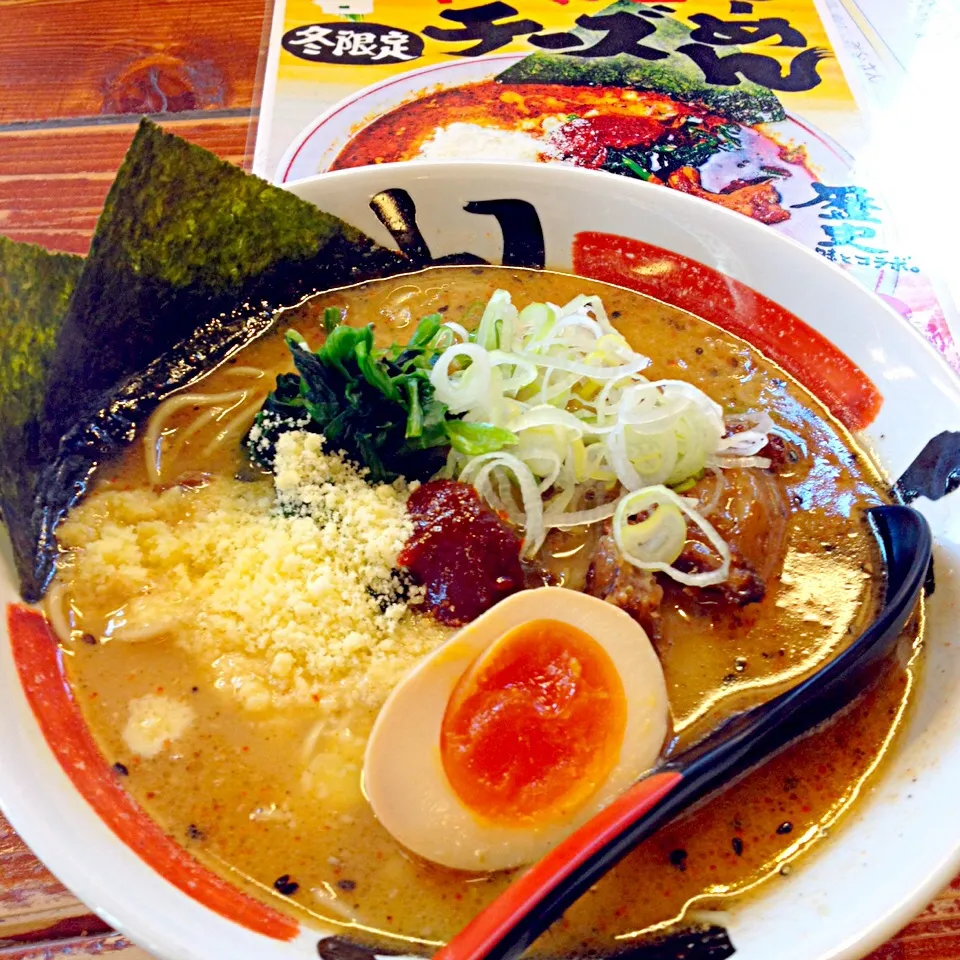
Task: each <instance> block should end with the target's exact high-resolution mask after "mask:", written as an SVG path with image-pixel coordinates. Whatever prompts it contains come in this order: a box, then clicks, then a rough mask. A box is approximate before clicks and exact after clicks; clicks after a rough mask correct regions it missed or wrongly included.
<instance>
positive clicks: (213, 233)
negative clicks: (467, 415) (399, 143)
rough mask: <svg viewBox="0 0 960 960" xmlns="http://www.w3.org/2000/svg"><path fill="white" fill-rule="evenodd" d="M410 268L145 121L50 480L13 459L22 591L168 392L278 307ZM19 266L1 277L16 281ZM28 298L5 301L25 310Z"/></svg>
mask: <svg viewBox="0 0 960 960" xmlns="http://www.w3.org/2000/svg"><path fill="white" fill-rule="evenodd" d="M56 262H59V261H56ZM71 262H72V261H71ZM11 264H12V266H13V267H14V268H15V267H16V263H13V262H12V261H11ZM6 266H7V264H6V263H4V262H0V269H5V268H6ZM404 269H409V265H408V264H407V263H406V261H404V260H403V258H402V257H400V256H399V255H397V254H395V253H392V252H390V251H388V250H386V249H384V248H382V247H379V246H377V245H376V244H374V243H373V241H371V240H370V239H369V238H367V237H365V236H364V235H363V234H361V233H359V232H358V231H357V230H355V229H354V228H352V227H350V226H348V225H347V224H345V223H343V222H342V221H340V220H338V219H336V218H335V217H332V216H329V215H328V214H325V213H323V212H321V211H319V210H317V209H316V208H315V207H313V206H311V205H310V204H308V203H305V202H304V201H302V200H300V199H298V198H297V197H295V196H293V194H291V193H288V192H287V191H284V190H280V189H279V188H277V187H273V186H271V185H270V184H268V183H266V182H265V181H263V180H260V179H259V178H257V177H253V176H250V175H248V174H246V173H244V172H243V171H241V170H240V169H238V168H236V167H233V166H231V165H230V164H228V163H225V162H224V161H221V160H219V159H218V158H216V157H215V156H213V155H212V154H210V153H208V152H207V151H205V150H202V149H201V148H199V147H195V146H192V145H191V144H188V143H186V142H185V141H183V140H181V139H179V138H177V137H174V136H172V135H170V134H166V133H163V132H162V131H161V130H160V129H159V128H158V127H157V126H155V125H154V124H151V123H149V122H148V121H146V120H145V121H143V122H142V123H141V125H140V128H139V130H138V132H137V135H136V137H135V138H134V141H133V143H132V145H131V147H130V150H129V152H128V154H127V157H126V159H125V160H124V162H123V165H122V166H121V168H120V172H119V173H118V175H117V180H116V182H115V183H114V185H113V187H112V188H111V190H110V193H109V195H108V197H107V201H106V205H105V207H104V212H103V214H102V216H101V218H100V221H99V222H98V224H97V230H96V232H95V234H94V237H93V241H92V243H91V248H90V255H89V257H88V258H87V259H86V261H85V262H84V264H83V270H82V272H81V273H80V276H79V279H78V280H77V281H76V288H75V290H74V293H73V297H72V299H71V301H70V305H69V308H68V310H67V313H66V316H65V318H64V320H63V323H62V325H61V326H60V329H59V332H58V334H57V337H56V344H55V348H54V350H53V353H52V356H51V357H50V359H49V363H48V368H47V374H46V376H47V379H46V383H45V386H46V387H48V389H47V390H46V395H45V401H44V406H43V416H42V418H40V420H39V422H40V423H42V425H43V429H42V432H41V433H40V435H39V437H38V438H37V450H38V459H37V461H36V464H38V463H40V462H42V463H44V464H45V467H44V469H43V471H42V473H41V475H40V476H39V478H38V477H37V476H36V472H35V470H34V471H33V472H31V470H30V469H29V466H30V465H29V464H28V463H26V462H24V461H23V458H21V457H16V458H15V462H13V463H8V464H7V465H6V469H8V470H9V471H10V474H9V475H7V476H5V482H6V484H7V485H8V486H9V487H10V488H11V489H16V490H17V491H18V493H17V496H18V497H19V498H20V500H19V509H15V510H13V511H11V512H10V514H9V515H7V516H6V520H7V523H8V526H9V527H10V529H11V536H12V539H13V541H14V547H15V553H16V557H17V567H18V570H19V572H20V577H21V592H22V594H23V596H24V598H25V599H27V600H31V601H33V600H36V599H38V598H39V597H40V596H41V595H42V593H43V590H44V588H45V586H46V583H47V581H48V580H49V577H50V575H51V573H52V569H53V560H54V557H55V555H56V540H55V536H54V531H55V528H56V525H57V524H58V523H59V521H60V519H61V518H62V517H63V515H64V514H65V513H66V511H67V510H68V509H69V508H70V507H71V506H72V505H73V504H74V503H76V501H77V500H78V499H79V498H80V497H81V496H82V495H83V493H84V491H85V490H86V487H87V484H88V482H89V480H90V478H91V476H92V475H93V473H94V471H95V469H96V466H97V464H98V463H99V462H101V461H102V460H104V459H107V458H109V457H112V456H115V455H116V454H117V453H118V452H119V451H120V449H121V448H122V447H123V446H124V445H125V444H127V443H128V442H129V441H130V440H131V439H132V438H133V436H134V433H135V431H136V427H137V425H138V424H139V423H141V422H142V421H143V419H144V418H145V417H146V416H148V415H149V413H150V411H151V410H152V409H153V407H154V406H155V405H156V403H158V402H159V401H160V400H162V399H163V398H164V397H165V396H167V395H168V394H169V393H171V392H172V391H173V390H176V389H178V388H179V387H182V386H184V385H185V384H188V383H190V382H191V381H193V380H195V379H196V378H197V377H198V376H200V375H201V374H202V373H203V372H204V371H206V370H208V369H209V368H210V367H211V366H213V365H215V364H216V363H218V362H219V361H221V360H222V359H224V358H225V357H227V356H229V354H230V353H232V352H234V351H235V350H237V349H238V348H239V347H241V346H243V345H244V344H245V343H247V342H249V341H250V340H251V339H253V338H254V337H256V336H258V335H260V334H261V333H263V332H264V331H265V330H267V329H268V328H269V327H270V326H271V324H272V321H273V318H274V315H275V313H276V311H277V310H278V309H279V308H281V307H284V306H289V305H292V304H295V303H297V302H299V301H300V300H302V299H303V298H304V297H305V296H307V295H309V294H311V293H314V292H317V291H320V290H328V289H331V288H333V287H338V286H343V285H345V284H349V283H354V282H357V281H360V280H364V279H369V278H372V277H377V276H385V275H389V274H391V273H398V272H402V271H403V270H404ZM15 276H16V270H15V269H14V270H13V271H12V272H11V274H10V275H9V276H7V277H6V278H5V279H3V278H0V289H6V288H9V289H12V290H16V289H18V287H17V284H18V281H17V280H16V279H15ZM3 284H6V285H7V287H3V286H2V285H3ZM21 286H22V285H21ZM20 304H21V300H20V299H17V300H15V301H13V302H11V304H10V306H9V307H8V308H7V309H8V311H13V312H14V313H15V314H17V315H20V314H22V312H23V311H22V307H21V305H20ZM24 316H26V315H25V314H24ZM27 322H30V321H29V317H28V320H27ZM0 330H2V328H0ZM4 402H6V401H4ZM36 464H34V466H36ZM31 500H32V503H31ZM25 507H26V508H28V509H24V508H25Z"/></svg>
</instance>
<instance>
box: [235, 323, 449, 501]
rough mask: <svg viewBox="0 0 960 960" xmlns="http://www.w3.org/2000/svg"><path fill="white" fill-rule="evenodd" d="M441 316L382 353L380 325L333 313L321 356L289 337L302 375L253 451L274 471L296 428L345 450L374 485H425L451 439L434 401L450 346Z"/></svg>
mask: <svg viewBox="0 0 960 960" xmlns="http://www.w3.org/2000/svg"><path fill="white" fill-rule="evenodd" d="M440 321H441V318H440V315H439V314H432V315H430V316H428V317H424V318H423V320H421V321H420V323H419V324H418V326H417V328H416V330H415V331H414V333H413V336H411V338H410V340H409V342H408V343H407V344H405V345H399V344H395V345H394V346H392V347H390V348H388V349H386V350H379V349H377V348H375V347H374V341H373V325H372V324H370V325H368V326H366V327H360V328H357V327H349V326H346V325H342V324H341V323H340V312H339V311H338V310H336V309H328V310H326V311H325V313H324V317H323V322H324V328H325V329H326V330H327V331H328V332H327V339H326V341H325V342H324V344H323V346H322V347H321V348H320V349H319V350H316V351H313V350H311V349H310V346H309V344H308V343H307V342H306V340H305V339H304V338H303V337H302V336H301V335H300V334H299V333H297V332H296V331H295V330H290V331H289V332H288V333H287V335H286V339H287V345H288V347H289V348H290V352H291V354H292V355H293V362H294V365H295V366H296V368H297V373H295V374H294V373H284V374H281V375H280V376H278V377H277V388H276V389H275V390H274V391H273V393H271V394H270V396H269V397H268V398H267V400H266V402H265V403H264V405H263V408H262V410H261V411H260V413H259V414H258V415H257V424H258V426H259V428H260V429H259V441H258V443H256V444H254V445H252V447H251V452H252V455H253V457H254V459H256V460H257V461H258V462H259V463H260V464H261V465H263V466H266V467H270V466H271V465H272V461H273V450H274V444H275V443H276V439H277V437H278V436H279V435H280V434H281V433H283V432H284V431H286V430H290V429H291V427H295V428H297V429H303V430H309V431H311V432H313V433H322V434H323V435H324V436H325V437H326V438H327V445H328V449H330V450H333V451H340V450H343V451H345V452H346V454H347V456H348V457H349V458H350V459H351V460H354V461H356V462H358V463H360V464H361V465H362V466H364V467H366V468H367V469H368V470H369V471H370V472H369V474H368V477H369V479H370V480H371V481H374V482H384V481H386V482H389V481H392V480H394V479H396V478H397V477H398V476H404V477H406V478H407V479H408V480H414V479H416V480H425V479H427V478H429V477H430V476H432V475H433V474H434V473H436V471H437V470H438V469H439V468H440V467H441V466H442V465H443V461H444V458H445V456H446V451H447V448H448V447H449V445H450V438H449V436H448V434H447V429H446V414H447V407H446V405H445V404H443V403H440V401H439V400H437V399H436V398H435V397H434V393H433V386H432V384H431V383H430V369H431V366H432V361H433V360H434V359H435V357H436V356H437V355H438V354H439V352H440V351H441V350H442V348H443V347H444V346H446V345H447V344H448V343H449V341H450V337H451V334H450V331H449V330H447V329H446V328H445V327H442V325H441V322H440Z"/></svg>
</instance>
